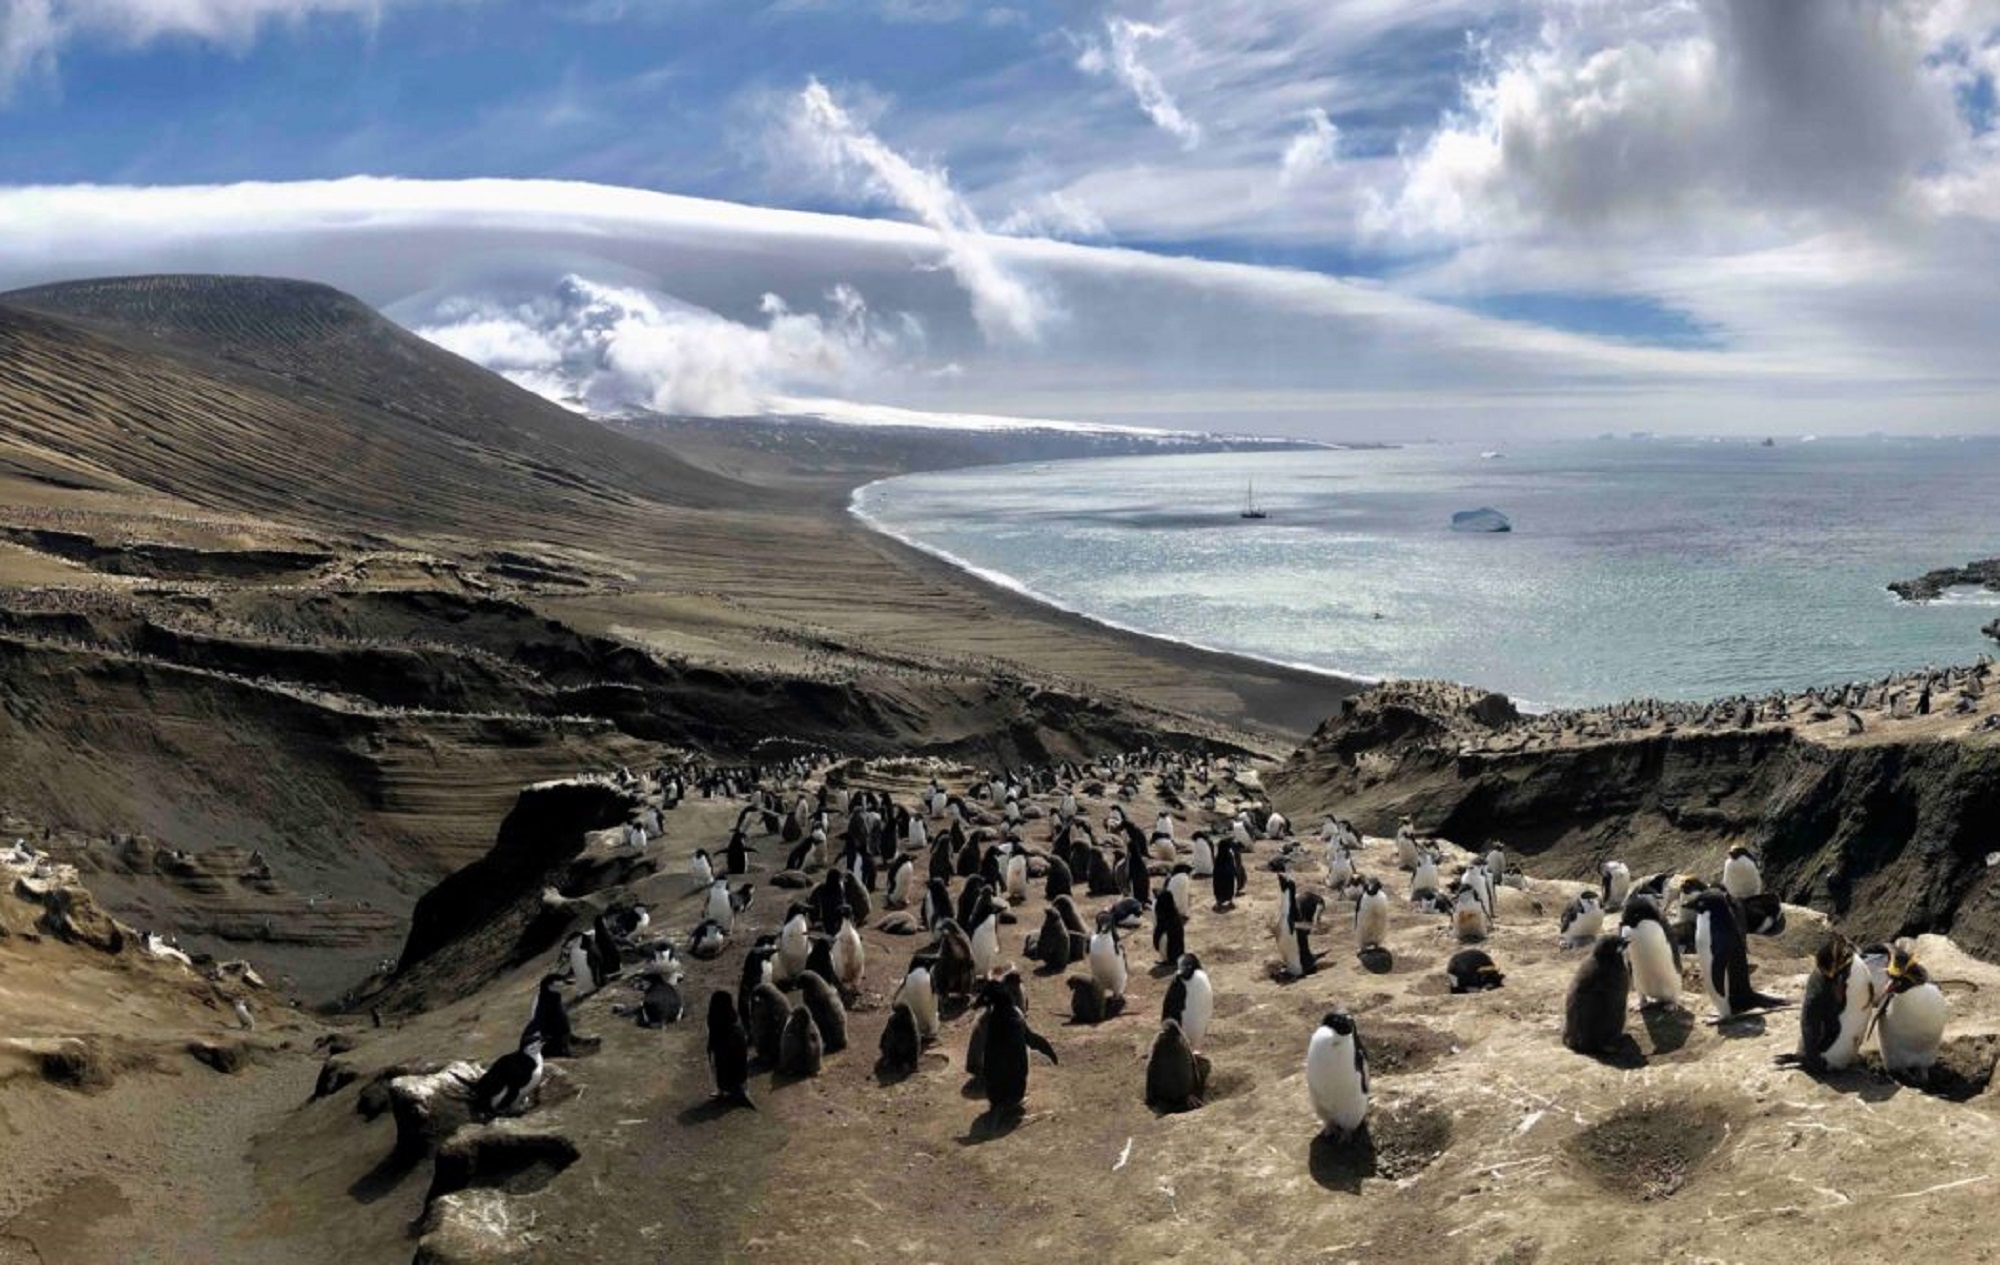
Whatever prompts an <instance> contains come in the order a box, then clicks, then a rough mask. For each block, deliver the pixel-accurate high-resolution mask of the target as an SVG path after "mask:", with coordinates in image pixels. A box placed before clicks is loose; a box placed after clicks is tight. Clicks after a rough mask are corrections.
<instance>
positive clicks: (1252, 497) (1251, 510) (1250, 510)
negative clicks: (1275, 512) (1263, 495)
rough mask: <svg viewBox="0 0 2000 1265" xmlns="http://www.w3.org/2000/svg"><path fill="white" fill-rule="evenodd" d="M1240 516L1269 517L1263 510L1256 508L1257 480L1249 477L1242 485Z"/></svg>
mask: <svg viewBox="0 0 2000 1265" xmlns="http://www.w3.org/2000/svg"><path fill="white" fill-rule="evenodd" d="M1242 516H1243V517H1244V518H1269V517H1270V515H1269V514H1266V513H1265V512H1264V511H1263V510H1260V509H1258V508H1257V481H1256V480H1255V479H1251V480H1249V481H1248V482H1246V483H1245V484H1244V485H1243V514H1242Z"/></svg>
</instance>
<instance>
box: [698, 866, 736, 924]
mask: <svg viewBox="0 0 2000 1265" xmlns="http://www.w3.org/2000/svg"><path fill="white" fill-rule="evenodd" d="M701 912H702V916H703V917H705V918H707V919H708V921H710V922H713V923H716V924H718V925H720V926H721V927H722V929H723V930H725V931H734V930H736V902H735V901H734V900H733V899H732V895H731V893H730V890H729V880H728V879H724V878H719V879H717V880H715V881H714V882H713V883H710V884H709V885H708V900H707V902H706V903H705V904H704V905H703V906H702V911H701Z"/></svg>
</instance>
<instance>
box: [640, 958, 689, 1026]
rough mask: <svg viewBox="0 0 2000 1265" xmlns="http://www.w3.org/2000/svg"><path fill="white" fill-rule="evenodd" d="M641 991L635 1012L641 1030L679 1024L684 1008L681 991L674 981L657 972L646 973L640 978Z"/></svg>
mask: <svg viewBox="0 0 2000 1265" xmlns="http://www.w3.org/2000/svg"><path fill="white" fill-rule="evenodd" d="M640 983H641V984H642V985H643V991H642V993H641V995H640V999H639V1005H638V1007H637V1012H638V1016H639V1026H640V1027H641V1028H664V1027H666V1026H667V1025H669V1024H675V1023H679V1022H680V1021H681V1015H682V1013H683V1012H684V1010H685V1007H684V1006H683V1005H682V1002H681V990H680V989H679V988H678V987H677V986H676V983H675V980H674V979H673V978H671V977H669V976H668V975H665V974H662V973H661V972H658V971H647V972H646V974H644V975H642V976H640Z"/></svg>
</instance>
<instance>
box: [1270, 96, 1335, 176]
mask: <svg viewBox="0 0 2000 1265" xmlns="http://www.w3.org/2000/svg"><path fill="white" fill-rule="evenodd" d="M1339 146H1340V129H1339V128H1338V127H1335V126H1334V123H1333V120H1332V119H1331V118H1329V117H1328V116H1327V113H1326V111H1325V110H1324V109H1322V108H1320V107H1319V106H1314V107H1313V108H1312V109H1310V110H1308V111H1306V126H1305V130H1304V131H1302V132H1300V133H1299V134H1298V135H1296V136H1294V137H1292V139H1291V141H1290V143H1288V144H1287V145H1286V146H1285V155H1284V158H1283V159H1282V160H1281V161H1280V162H1279V164H1278V174H1279V179H1281V180H1282V181H1283V182H1284V183H1286V184H1288V185H1289V184H1291V183H1292V182H1294V181H1296V180H1301V179H1303V178H1305V177H1306V176H1307V175H1309V174H1311V173H1312V172H1315V171H1320V170H1323V169H1325V168H1327V167H1331V166H1333V160H1334V156H1335V154H1336V153H1338V151H1339Z"/></svg>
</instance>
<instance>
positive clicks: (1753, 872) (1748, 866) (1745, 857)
mask: <svg viewBox="0 0 2000 1265" xmlns="http://www.w3.org/2000/svg"><path fill="white" fill-rule="evenodd" d="M1722 886H1723V889H1724V890H1725V891H1727V892H1728V893H1729V894H1730V895H1731V896H1734V897H1735V898H1736V899H1738V900H1749V899H1750V898H1751V897H1752V896H1756V895H1759V894H1761V893H1762V892H1763V890H1764V876H1763V875H1762V874H1761V873H1759V872H1758V869H1757V854H1756V853H1754V852H1752V851H1751V850H1750V849H1748V848H1740V847H1739V848H1731V849H1730V850H1729V855H1728V856H1727V857H1726V858H1724V859H1723V862H1722Z"/></svg>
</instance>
